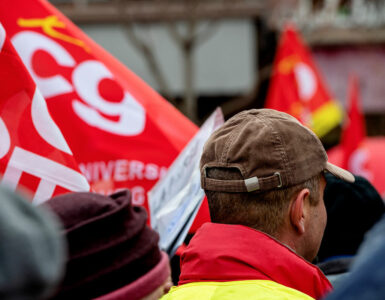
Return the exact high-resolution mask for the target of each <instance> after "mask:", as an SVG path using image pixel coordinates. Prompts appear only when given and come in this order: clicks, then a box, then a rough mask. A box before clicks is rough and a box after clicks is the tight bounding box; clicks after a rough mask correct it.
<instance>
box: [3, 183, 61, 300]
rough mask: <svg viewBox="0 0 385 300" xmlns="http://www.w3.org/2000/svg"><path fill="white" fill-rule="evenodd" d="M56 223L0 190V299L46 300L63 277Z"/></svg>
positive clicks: (20, 199) (50, 216) (15, 196)
mask: <svg viewBox="0 0 385 300" xmlns="http://www.w3.org/2000/svg"><path fill="white" fill-rule="evenodd" d="M64 263H65V243H64V239H63V238H62V236H61V234H60V227H59V223H58V222H57V221H56V219H55V218H54V217H53V216H52V215H51V214H49V213H47V212H45V211H44V210H42V209H39V208H37V207H34V206H33V205H32V204H31V203H29V202H27V201H26V200H25V199H23V198H22V197H21V196H20V195H18V194H15V193H14V192H11V191H10V190H8V189H7V188H5V187H0V299H6V300H13V299H15V300H20V299H23V300H28V299H31V300H32V299H33V300H36V299H47V298H48V297H49V296H50V295H51V294H52V293H53V291H54V289H55V288H56V286H57V285H58V283H59V281H60V279H61V278H62V276H63V273H64Z"/></svg>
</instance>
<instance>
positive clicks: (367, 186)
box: [317, 174, 385, 287]
mask: <svg viewBox="0 0 385 300" xmlns="http://www.w3.org/2000/svg"><path fill="white" fill-rule="evenodd" d="M325 177H326V182H327V184H326V188H325V192H324V200H325V206H326V211H327V216H328V222H327V225H326V229H325V233H324V237H323V239H322V243H321V247H320V250H319V252H318V255H317V256H318V259H319V264H318V266H319V267H320V268H321V270H322V271H323V272H324V274H325V275H326V276H327V277H328V279H329V280H330V281H331V283H332V284H333V286H334V287H336V286H337V285H338V284H339V283H340V282H341V281H342V280H343V278H344V277H345V276H346V275H347V274H348V271H349V268H350V265H351V263H352V261H353V259H354V257H355V255H356V253H357V250H358V247H359V246H360V244H361V243H362V240H363V239H364V235H365V233H366V232H367V231H369V230H370V229H371V228H372V226H373V225H374V224H375V223H377V222H378V221H379V220H380V218H381V216H382V215H383V214H384V212H385V205H384V202H383V200H382V199H381V196H380V195H379V194H378V192H377V191H376V189H375V188H374V187H373V186H372V185H371V183H370V182H369V181H368V180H366V179H365V178H363V177H360V176H355V182H354V183H350V182H346V181H343V180H341V179H339V178H336V177H334V176H332V175H330V174H326V175H325Z"/></svg>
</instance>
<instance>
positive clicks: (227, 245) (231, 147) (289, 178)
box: [164, 109, 354, 300]
mask: <svg viewBox="0 0 385 300" xmlns="http://www.w3.org/2000/svg"><path fill="white" fill-rule="evenodd" d="M200 167H201V184H202V188H203V189H204V190H205V193H206V195H207V199H208V203H209V209H210V216H211V219H212V223H206V224H204V225H203V226H202V227H201V228H200V229H199V230H198V231H197V233H196V235H195V236H194V238H193V239H192V240H191V242H190V244H189V246H188V247H187V249H186V251H185V252H184V253H183V254H182V257H181V276H180V281H179V285H178V287H175V288H173V289H171V291H170V293H169V294H167V295H166V296H165V297H164V299H165V300H172V299H177V300H179V299H211V300H216V299H221V300H223V299H282V298H284V299H312V298H314V299H319V298H321V297H322V296H323V295H325V294H326V293H327V292H328V291H330V290H331V288H332V287H331V285H330V283H329V281H328V280H327V279H326V277H325V276H324V275H323V274H322V272H321V271H320V270H319V269H318V268H317V267H316V266H314V265H312V264H311V261H312V260H313V259H314V258H315V256H316V255H317V252H318V249H319V246H320V243H321V240H322V236H323V232H324V229H325V226H326V210H325V205H324V201H323V190H324V188H325V184H326V182H325V178H324V175H323V174H324V172H330V173H332V174H333V175H335V176H337V177H339V178H341V179H344V180H346V181H349V182H352V181H354V177H353V176H352V174H350V173H349V172H347V171H345V170H342V169H340V168H338V167H336V166H334V165H332V164H330V163H328V161H327V155H326V152H325V150H324V148H323V146H322V144H321V142H320V140H319V139H318V138H317V137H316V135H315V134H314V133H313V132H312V131H310V130H309V129H307V128H306V127H304V126H302V125H301V124H300V123H299V122H298V121H297V120H296V119H295V118H293V117H291V116H289V115H287V114H285V113H281V112H278V111H274V110H268V109H259V110H257V109H254V110H249V111H244V112H241V113H239V114H237V115H236V116H234V117H233V118H231V119H229V120H228V121H227V122H226V123H225V124H224V125H223V126H222V127H221V128H219V129H218V130H217V131H215V132H214V133H213V134H212V136H211V137H210V138H209V140H208V141H207V142H206V145H205V147H204V150H203V154H202V158H201V166H200Z"/></svg>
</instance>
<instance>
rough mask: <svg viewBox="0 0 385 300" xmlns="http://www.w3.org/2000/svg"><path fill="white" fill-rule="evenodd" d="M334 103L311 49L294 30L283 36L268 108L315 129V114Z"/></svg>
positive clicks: (287, 30)
mask: <svg viewBox="0 0 385 300" xmlns="http://www.w3.org/2000/svg"><path fill="white" fill-rule="evenodd" d="M329 101H331V97H330V94H329V92H328V91H327V89H326V87H325V85H324V83H323V82H322V80H321V75H320V73H319V72H318V70H317V67H316V65H315V63H314V61H313V59H312V57H311V54H310V51H309V49H308V48H307V47H306V45H305V44H304V42H303V41H302V39H301V37H300V36H299V34H298V33H297V32H296V30H295V28H294V27H293V26H286V28H285V30H284V31H283V33H282V36H281V39H280V42H279V45H278V48H277V53H276V56H275V60H274V65H273V72H272V77H271V80H270V87H269V92H268V95H267V98H266V103H265V107H266V108H272V109H276V110H279V111H283V112H286V113H289V114H291V115H292V116H294V117H296V118H297V119H298V120H300V121H301V122H302V123H303V124H305V125H306V126H308V127H310V128H311V127H312V124H311V118H312V114H313V113H314V112H315V111H316V110H317V109H318V108H320V107H321V106H322V105H323V104H325V103H327V102H329Z"/></svg>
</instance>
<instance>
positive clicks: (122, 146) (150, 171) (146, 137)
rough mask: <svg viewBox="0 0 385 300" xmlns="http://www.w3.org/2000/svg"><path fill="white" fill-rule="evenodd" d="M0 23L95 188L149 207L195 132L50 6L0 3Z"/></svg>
mask: <svg viewBox="0 0 385 300" xmlns="http://www.w3.org/2000/svg"><path fill="white" fill-rule="evenodd" d="M0 20H1V22H2V23H3V25H4V27H5V28H6V30H7V32H8V33H9V35H10V36H11V40H12V43H13V44H14V46H15V48H16V50H17V51H18V53H19V54H20V56H21V58H22V60H23V61H24V63H25V65H26V66H27V68H28V70H29V71H30V73H31V75H32V76H33V78H34V79H35V81H36V84H37V86H38V87H39V88H40V90H41V92H42V95H43V96H44V97H45V99H46V100H47V104H48V109H49V111H50V113H51V114H52V116H53V118H54V120H55V121H56V122H57V124H58V125H59V127H60V129H61V130H62V132H63V135H64V137H65V138H66V140H67V142H68V144H69V146H70V148H71V149H72V151H73V153H74V156H75V159H76V161H77V162H78V163H79V167H80V169H81V171H82V172H83V173H84V174H85V175H86V178H87V179H88V181H89V182H90V183H91V185H92V187H93V188H94V189H95V190H96V191H99V192H105V193H109V192H112V191H113V190H116V189H119V188H124V187H128V188H130V189H131V191H132V193H133V203H134V204H139V205H144V206H145V207H146V208H148V207H147V200H146V192H147V191H148V190H149V189H150V188H151V187H152V186H153V185H154V183H155V182H156V181H157V180H158V179H159V178H160V177H161V176H162V175H163V174H164V173H165V172H166V170H167V167H168V166H169V165H170V163H171V162H172V161H173V160H174V159H175V157H176V156H177V154H178V153H179V152H180V150H181V149H183V147H184V146H185V145H186V144H187V142H188V141H189V140H190V138H191V137H192V136H193V135H194V134H195V133H196V132H197V128H196V126H195V125H194V124H193V123H191V122H190V121H189V120H188V119H187V118H186V117H184V116H183V115H182V114H181V113H180V112H179V111H177V110H176V109H175V108H174V107H173V106H172V105H170V104H169V103H168V102H167V101H165V100H164V99H163V98H162V97H161V96H160V95H159V94H157V93H156V92H155V91H154V90H152V89H151V88H150V87H149V86H148V85H147V84H145V83H144V82H143V81H142V80H141V79H140V78H138V77H137V76H136V75H135V74H133V73H132V72H131V71H130V70H128V69H127V68H126V67H124V66H123V65H122V64H121V63H119V62H118V61H117V60H116V59H114V58H113V57H112V56H111V55H110V54H109V53H107V52H106V51H105V50H103V49H102V48H101V47H100V46H98V45H97V44H96V43H95V42H93V41H92V40H91V39H90V38H88V37H87V36H86V35H85V34H84V33H83V32H81V31H80V30H79V29H78V28H77V27H76V26H75V25H74V24H73V23H71V22H70V21H69V20H68V19H67V18H66V17H65V16H63V15H62V14H61V13H60V12H59V11H57V10H56V9H55V8H54V7H53V6H52V5H50V4H49V3H48V2H47V1H45V0H3V1H0Z"/></svg>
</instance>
